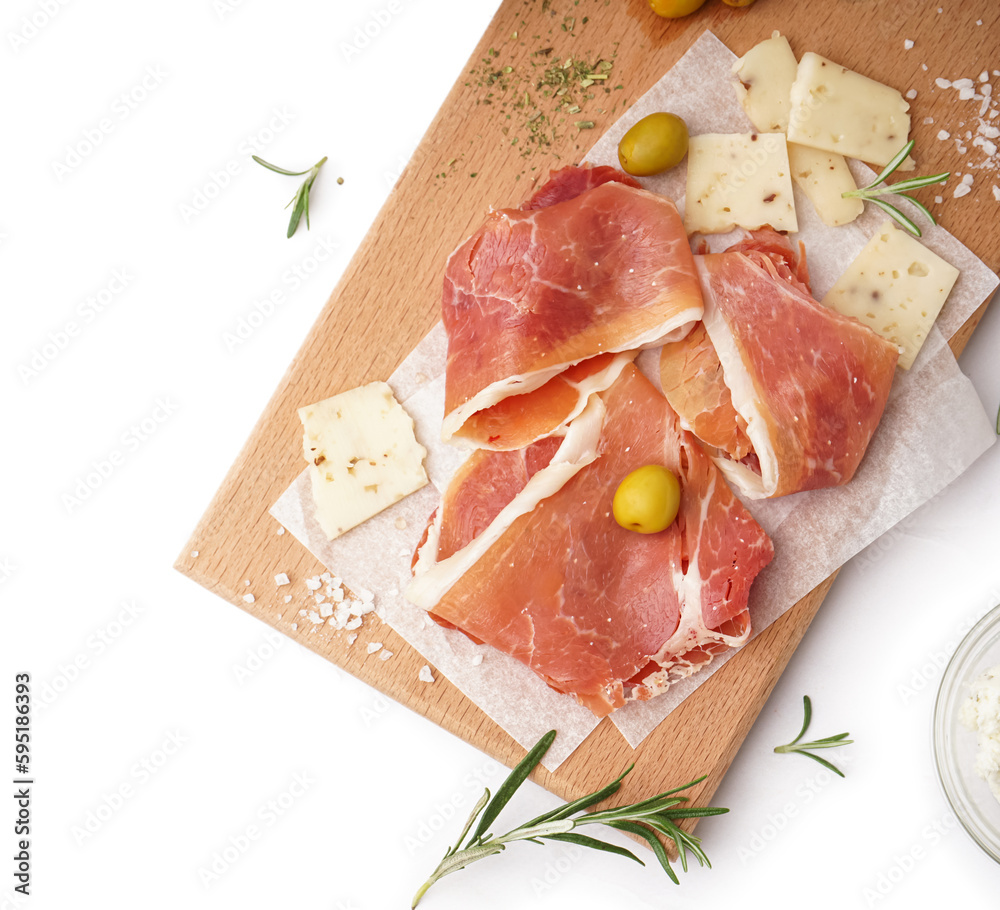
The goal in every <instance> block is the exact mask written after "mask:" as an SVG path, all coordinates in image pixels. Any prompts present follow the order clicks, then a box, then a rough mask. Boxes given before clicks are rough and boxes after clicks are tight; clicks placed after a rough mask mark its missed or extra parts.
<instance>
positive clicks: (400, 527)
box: [395, 518, 406, 531]
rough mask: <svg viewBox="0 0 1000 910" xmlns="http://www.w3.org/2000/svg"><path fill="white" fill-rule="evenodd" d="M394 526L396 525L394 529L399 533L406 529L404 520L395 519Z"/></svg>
mask: <svg viewBox="0 0 1000 910" xmlns="http://www.w3.org/2000/svg"><path fill="white" fill-rule="evenodd" d="M395 525H396V529H397V530H399V531H402V530H405V528H406V519H405V518H397V519H396V521H395Z"/></svg>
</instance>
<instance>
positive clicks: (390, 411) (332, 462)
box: [299, 382, 427, 540]
mask: <svg viewBox="0 0 1000 910" xmlns="http://www.w3.org/2000/svg"><path fill="white" fill-rule="evenodd" d="M299 419H300V420H301V421H302V426H303V428H304V431H305V432H304V435H303V441H302V449H303V454H304V455H305V457H306V461H308V462H309V475H310V479H311V482H312V491H313V499H314V501H315V504H316V519H317V521H318V522H319V524H320V527H322V529H323V531H324V532H325V534H326V536H327V538H328V539H330V540H333V539H334V538H335V537H339V536H340V535H341V534H343V533H344V532H345V531H349V530H350V529H351V528H353V527H356V526H357V525H359V524H361V522H363V521H366V520H367V519H369V518H371V517H372V516H373V515H377V514H378V513H379V512H381V511H382V510H383V509H385V508H387V507H388V506H391V505H392V504H393V503H394V502H398V501H399V500H400V499H402V498H403V497H404V496H406V495H408V494H410V493H413V492H415V491H416V490H419V489H420V488H421V487H422V486H424V484H426V483H427V474H426V472H425V471H424V458H425V457H426V455H427V450H426V449H425V448H424V447H423V446H422V445H420V443H419V442H417V439H416V436H415V435H414V427H413V418H412V417H410V415H409V414H407V413H406V411H404V410H403V407H402V405H400V403H399V402H398V401H396V399H395V397H394V396H393V394H392V389H391V388H389V386H388V385H387V384H386V383H384V382H370V383H368V384H367V385H363V386H359V387H358V388H356V389H351V390H349V391H347V392H342V393H341V394H339V395H334V396H333V397H332V398H327V399H325V400H324V401H320V402H317V403H316V404H311V405H306V406H305V407H303V408H299Z"/></svg>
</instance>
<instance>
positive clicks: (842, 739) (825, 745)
mask: <svg viewBox="0 0 1000 910" xmlns="http://www.w3.org/2000/svg"><path fill="white" fill-rule="evenodd" d="M802 705H803V707H804V708H805V715H806V716H805V720H804V721H803V722H802V729H801V730H799V735H798V736H796V737H795V739H793V740H792V741H791V742H790V743H786V744H785V745H783V746H775V747H774V751H775V752H798V753H799V754H800V755H805V756H807V757H809V758H811V759H812V760H813V761H818V762H819V763H820V764H821V765H822V766H823V767H824V768H829V769H830V770H831V771H832V772H833V773H834V774H839V775H840V776H841V777H843V776H844V772H843V771H841V770H840V768H838V767H837V766H836V765H834V764H833V763H832V762H828V761H827V760H826V759H825V758H820V757H819V756H818V755H813V754H812V753H811V752H810V751H809V750H810V749H835V748H836V747H837V746H847V745H849V744H850V743H853V742H854V740H853V739H847V738H846V737H848V736H850V735H851V734H850V733H838V734H837V735H836V736H828V737H826V739H817V740H815V741H814V742H811V743H800V742H799V740H800V739H802V737H803V736H805V734H806V730H808V729H809V722H810V721H811V720H812V702H811V701H810V700H809V696H808V695H803V696H802Z"/></svg>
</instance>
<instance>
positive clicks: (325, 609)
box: [319, 603, 333, 619]
mask: <svg viewBox="0 0 1000 910" xmlns="http://www.w3.org/2000/svg"><path fill="white" fill-rule="evenodd" d="M319 615H320V616H322V617H323V619H326V618H327V617H328V616H333V604H331V603H325V604H322V605H321V606H320V608H319Z"/></svg>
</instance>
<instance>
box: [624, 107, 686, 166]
mask: <svg viewBox="0 0 1000 910" xmlns="http://www.w3.org/2000/svg"><path fill="white" fill-rule="evenodd" d="M687 150H688V129H687V124H686V123H685V122H684V121H683V120H681V118H680V117H678V116H677V115H676V114H668V113H666V112H665V111H660V112H659V113H656V114H650V115H649V116H648V117H643V118H642V120H639V121H638V122H637V123H634V124H633V125H632V126H631V127H630V128H629V130H628V132H627V133H626V134H625V135H624V136H622V139H621V142H619V143H618V162H619V164H621V166H622V170H623V171H625V173H626V174H631V175H632V176H633V177H650V176H652V175H653V174H660V173H662V172H663V171H666V170H669V169H670V168H672V167H675V166H676V165H678V164H680V163H681V160H682V159H683V158H684V156H685V155H686V154H687Z"/></svg>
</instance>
